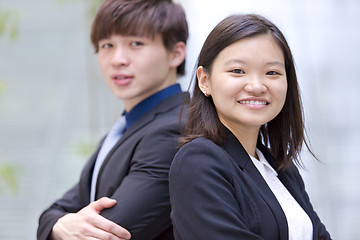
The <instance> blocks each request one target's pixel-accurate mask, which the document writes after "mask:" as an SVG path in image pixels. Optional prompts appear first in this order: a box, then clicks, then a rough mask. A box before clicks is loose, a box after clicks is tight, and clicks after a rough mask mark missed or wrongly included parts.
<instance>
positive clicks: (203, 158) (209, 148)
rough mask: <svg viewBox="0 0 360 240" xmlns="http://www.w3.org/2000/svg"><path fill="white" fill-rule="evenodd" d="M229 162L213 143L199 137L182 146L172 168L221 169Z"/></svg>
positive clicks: (228, 158)
mask: <svg viewBox="0 0 360 240" xmlns="http://www.w3.org/2000/svg"><path fill="white" fill-rule="evenodd" d="M229 160H231V158H230V156H229V155H228V154H227V153H226V152H225V151H224V149H223V148H222V147H221V146H219V145H217V144H216V143H214V142H213V141H211V140H209V139H207V138H204V137H199V138H196V139H194V140H192V141H191V142H188V143H186V144H185V145H183V146H182V147H181V148H180V149H179V151H178V152H177V153H176V155H175V157H174V160H173V164H172V165H173V168H177V167H181V168H183V167H184V166H187V167H190V168H193V169H195V168H208V167H210V168H222V167H225V165H227V162H229Z"/></svg>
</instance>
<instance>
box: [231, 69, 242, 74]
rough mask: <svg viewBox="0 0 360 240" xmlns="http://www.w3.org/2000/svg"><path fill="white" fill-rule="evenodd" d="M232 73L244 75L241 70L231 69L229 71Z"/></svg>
mask: <svg viewBox="0 0 360 240" xmlns="http://www.w3.org/2000/svg"><path fill="white" fill-rule="evenodd" d="M231 72H232V73H236V74H244V73H245V72H244V71H243V70H241V69H233V70H231Z"/></svg>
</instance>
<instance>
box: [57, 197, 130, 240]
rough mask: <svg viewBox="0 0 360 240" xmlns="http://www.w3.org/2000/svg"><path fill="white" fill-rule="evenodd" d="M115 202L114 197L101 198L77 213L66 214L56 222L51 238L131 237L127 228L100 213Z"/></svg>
mask: <svg viewBox="0 0 360 240" xmlns="http://www.w3.org/2000/svg"><path fill="white" fill-rule="evenodd" d="M115 204H116V201H115V200H113V199H109V198H101V199H99V200H97V201H95V202H92V203H90V204H89V205H88V206H86V207H84V208H83V209H81V210H80V211H79V212H77V213H68V214H66V215H64V216H63V217H61V218H60V219H59V220H58V221H57V222H56V223H55V225H54V227H53V229H52V232H51V235H50V239H54V240H63V239H87V238H93V239H114V240H126V239H130V237H131V235H130V233H129V232H128V231H127V230H126V229H124V228H122V227H120V226H119V225H117V224H115V223H114V222H111V221H109V220H107V219H106V218H104V217H102V216H101V215H99V214H100V212H101V211H102V210H103V209H105V208H111V207H113V206H114V205H115Z"/></svg>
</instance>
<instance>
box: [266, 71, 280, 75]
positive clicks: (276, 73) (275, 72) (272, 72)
mask: <svg viewBox="0 0 360 240" xmlns="http://www.w3.org/2000/svg"><path fill="white" fill-rule="evenodd" d="M266 75H271V76H274V75H280V73H278V72H277V71H269V72H267V73H266Z"/></svg>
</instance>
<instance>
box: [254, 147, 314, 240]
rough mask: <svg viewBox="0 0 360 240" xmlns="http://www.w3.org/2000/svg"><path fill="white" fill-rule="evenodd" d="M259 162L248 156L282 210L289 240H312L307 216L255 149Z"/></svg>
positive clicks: (311, 231)
mask: <svg viewBox="0 0 360 240" xmlns="http://www.w3.org/2000/svg"><path fill="white" fill-rule="evenodd" d="M256 154H257V155H258V157H259V160H257V159H256V158H254V157H253V156H250V158H251V160H252V162H253V163H254V164H255V166H256V168H257V169H258V170H259V172H260V174H261V175H262V177H263V178H264V180H265V181H266V183H267V184H268V186H269V187H270V189H271V191H272V192H273V193H274V195H275V197H276V199H277V200H278V202H279V204H280V206H281V208H282V209H283V211H284V213H285V216H286V220H287V223H288V229H289V240H312V239H313V226H312V222H311V220H310V218H309V216H308V215H307V214H306V212H305V211H304V210H303V209H302V208H301V206H300V205H299V204H298V202H296V200H295V199H294V197H293V196H292V195H291V194H290V192H289V191H288V190H287V189H286V188H285V186H284V185H283V184H282V183H281V181H280V180H279V178H278V177H277V176H278V174H277V172H276V171H275V170H274V169H273V168H272V167H271V165H270V164H269V163H268V161H267V160H266V159H265V157H264V155H263V154H262V152H261V151H260V150H259V149H256Z"/></svg>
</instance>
